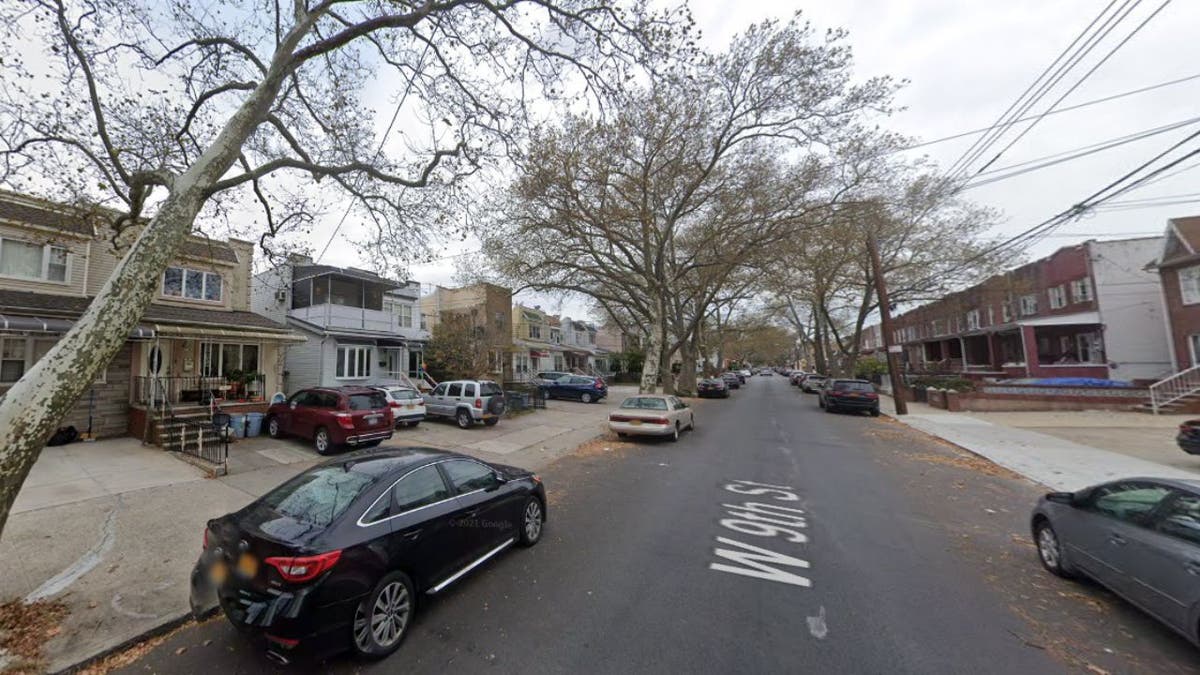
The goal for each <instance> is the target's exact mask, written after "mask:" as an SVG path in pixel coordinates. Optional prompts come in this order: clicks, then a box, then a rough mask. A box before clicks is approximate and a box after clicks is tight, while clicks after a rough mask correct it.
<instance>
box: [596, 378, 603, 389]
mask: <svg viewBox="0 0 1200 675" xmlns="http://www.w3.org/2000/svg"><path fill="white" fill-rule="evenodd" d="M596 388H597V389H603V388H604V380H596Z"/></svg>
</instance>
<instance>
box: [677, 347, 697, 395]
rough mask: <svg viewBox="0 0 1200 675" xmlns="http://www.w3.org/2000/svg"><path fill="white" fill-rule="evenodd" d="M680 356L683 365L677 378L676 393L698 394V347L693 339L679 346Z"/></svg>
mask: <svg viewBox="0 0 1200 675" xmlns="http://www.w3.org/2000/svg"><path fill="white" fill-rule="evenodd" d="M679 358H680V360H682V361H683V365H682V366H681V367H680V369H679V377H678V378H676V380H675V394H676V395H678V396H695V395H696V347H695V345H694V344H693V343H692V340H687V341H685V342H684V343H683V345H681V346H680V347H679Z"/></svg>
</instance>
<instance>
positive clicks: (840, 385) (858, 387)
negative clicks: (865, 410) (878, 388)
mask: <svg viewBox="0 0 1200 675" xmlns="http://www.w3.org/2000/svg"><path fill="white" fill-rule="evenodd" d="M833 388H834V389H836V390H837V391H875V387H872V386H871V384H870V383H869V382H834V383H833Z"/></svg>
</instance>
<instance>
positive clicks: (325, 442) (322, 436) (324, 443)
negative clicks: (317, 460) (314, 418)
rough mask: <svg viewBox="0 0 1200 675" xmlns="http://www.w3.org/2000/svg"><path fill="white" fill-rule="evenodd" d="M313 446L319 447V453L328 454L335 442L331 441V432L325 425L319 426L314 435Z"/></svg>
mask: <svg viewBox="0 0 1200 675" xmlns="http://www.w3.org/2000/svg"><path fill="white" fill-rule="evenodd" d="M313 447H315V448H316V449H317V454H318V455H328V454H329V451H330V449H331V448H332V447H333V443H331V442H330V441H329V432H328V431H326V429H325V427H317V433H316V434H314V435H313Z"/></svg>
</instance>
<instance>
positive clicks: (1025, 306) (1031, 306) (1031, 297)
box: [1021, 293, 1038, 316]
mask: <svg viewBox="0 0 1200 675" xmlns="http://www.w3.org/2000/svg"><path fill="white" fill-rule="evenodd" d="M1037 313H1038V296H1037V294H1036V293H1029V294H1028V295H1022V296H1021V316H1033V315H1034V314H1037Z"/></svg>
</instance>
